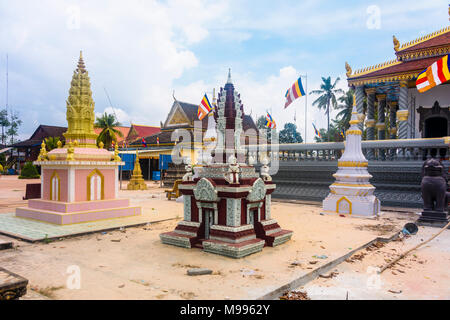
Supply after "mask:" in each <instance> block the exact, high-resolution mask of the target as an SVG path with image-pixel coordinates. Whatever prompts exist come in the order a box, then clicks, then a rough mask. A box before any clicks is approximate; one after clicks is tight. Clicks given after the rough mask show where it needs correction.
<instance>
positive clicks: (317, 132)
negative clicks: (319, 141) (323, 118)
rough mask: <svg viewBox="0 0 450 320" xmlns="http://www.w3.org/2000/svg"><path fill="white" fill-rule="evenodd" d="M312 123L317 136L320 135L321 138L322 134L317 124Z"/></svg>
mask: <svg viewBox="0 0 450 320" xmlns="http://www.w3.org/2000/svg"><path fill="white" fill-rule="evenodd" d="M312 125H313V128H314V132H315V133H316V136H319V138H321V137H322V136H321V135H320V132H319V130H317V128H316V126H315V124H314V123H313V124H312Z"/></svg>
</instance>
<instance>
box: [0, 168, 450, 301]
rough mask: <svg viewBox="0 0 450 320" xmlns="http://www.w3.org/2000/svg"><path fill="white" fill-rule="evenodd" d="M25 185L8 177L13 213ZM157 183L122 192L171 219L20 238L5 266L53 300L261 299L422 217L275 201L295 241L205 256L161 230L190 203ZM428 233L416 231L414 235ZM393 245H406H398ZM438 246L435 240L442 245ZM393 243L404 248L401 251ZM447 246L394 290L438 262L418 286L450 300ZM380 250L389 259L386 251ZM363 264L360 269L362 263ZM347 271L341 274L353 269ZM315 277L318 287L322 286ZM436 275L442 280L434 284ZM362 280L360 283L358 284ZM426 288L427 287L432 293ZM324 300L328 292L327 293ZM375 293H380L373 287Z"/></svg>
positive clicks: (0, 192)
mask: <svg viewBox="0 0 450 320" xmlns="http://www.w3.org/2000/svg"><path fill="white" fill-rule="evenodd" d="M33 182H35V181H33ZM25 183H27V181H26V180H17V179H13V178H12V177H5V176H3V177H1V178H0V201H1V202H0V213H1V212H3V213H4V212H13V211H14V208H13V207H14V206H18V205H24V204H26V201H22V200H20V199H21V197H22V196H23V194H24V190H25V187H24V186H25ZM148 184H149V187H150V188H149V190H147V191H125V190H122V191H120V193H119V194H120V197H127V198H130V199H131V203H132V204H133V205H140V206H142V207H143V208H144V212H143V214H144V215H151V216H152V218H158V219H159V220H163V219H172V220H169V221H165V222H160V223H154V224H151V225H150V226H144V227H135V228H128V229H125V230H122V231H120V230H117V231H112V232H108V233H106V234H102V233H95V234H90V235H85V236H80V237H73V238H67V239H63V240H61V241H55V242H51V243H35V244H30V243H25V242H22V241H18V240H14V242H15V249H10V250H3V251H0V266H2V267H4V268H6V269H8V270H10V271H12V272H15V273H18V274H20V275H22V276H23V277H25V278H27V279H29V281H30V289H31V290H29V291H30V294H29V295H27V297H26V298H28V299H37V298H38V297H43V296H45V297H49V298H53V299H255V298H258V297H261V296H263V295H264V294H267V293H268V292H270V291H272V290H274V289H276V288H278V287H280V286H282V285H285V284H287V283H289V282H290V281H292V280H294V279H297V278H299V277H301V276H303V275H305V274H307V273H309V272H311V271H312V270H314V269H316V268H318V267H320V266H321V265H324V264H326V263H328V262H330V261H332V260H334V259H336V258H338V257H340V256H342V255H344V254H346V253H348V252H349V251H350V250H353V249H355V248H357V247H359V246H361V245H362V244H364V243H367V242H368V241H370V240H372V239H374V238H376V237H377V236H382V237H389V236H390V235H392V234H394V233H395V232H396V231H399V230H401V228H402V226H403V225H404V224H405V223H406V222H409V221H414V220H415V219H416V217H415V216H414V215H411V214H410V215H408V214H406V213H395V212H386V213H385V214H384V215H383V216H382V217H381V218H379V219H378V220H365V219H352V218H349V217H345V218H343V217H339V216H328V215H326V216H323V215H320V214H319V213H320V207H319V206H314V205H302V204H295V203H284V202H274V203H273V208H272V216H273V218H275V219H276V220H278V222H279V224H280V225H281V227H282V228H285V229H290V230H293V231H294V235H293V237H292V240H291V241H289V242H288V243H286V244H283V245H281V246H278V247H275V248H270V247H267V248H264V249H263V251H262V252H260V253H256V254H253V255H250V256H248V257H245V258H243V259H237V260H236V259H231V258H227V257H223V256H219V255H214V254H210V253H205V252H203V251H202V250H200V249H184V248H178V247H174V246H169V245H164V244H162V243H161V242H160V239H159V234H160V233H162V232H166V231H170V230H173V229H174V228H175V226H176V223H177V221H178V220H180V219H182V216H183V208H182V203H180V202H176V201H168V200H166V199H165V197H164V193H163V189H160V188H159V185H158V184H154V183H153V182H151V183H150V182H149V183H148ZM123 188H125V184H124V185H123ZM14 190H21V191H14ZM19 202H20V204H18V203H19ZM427 229H430V228H427ZM421 231H422V229H421ZM432 231H434V229H433V230H432ZM419 237H420V236H415V238H411V240H413V239H418V238H419ZM441 238H443V239H446V240H445V241H450V232H449V231H446V232H445V233H444V234H442V235H441V236H440V237H439V238H438V239H436V240H435V241H437V240H439V239H441ZM440 241H443V240H442V239H441V240H440ZM390 245H391V244H389V245H387V246H385V247H384V248H382V249H380V250H388V251H387V252H388V253H390V252H391V251H392V252H393V250H390V251H389V249H388V246H390ZM392 245H393V246H401V245H402V244H401V243H397V242H395V243H392ZM404 246H406V244H404ZM429 246H430V247H433V242H431V243H430V244H429ZM394 248H395V249H396V250H399V251H400V249H401V247H394ZM439 248H440V247H439ZM446 248H447V249H446V251H445V250H443V251H442V252H441V250H440V249H436V254H435V256H433V257H435V258H436V257H439V259H435V258H431V257H428V256H423V257H422V256H421V254H422V253H418V254H417V255H418V257H420V258H417V259H416V260H417V261H424V262H423V263H422V264H421V263H419V262H417V261H412V262H411V263H410V266H411V269H408V268H405V272H404V273H401V274H399V275H398V276H397V277H394V278H392V279H391V278H387V281H391V282H392V285H390V286H389V288H390V287H392V288H394V289H395V288H396V287H395V286H394V285H395V284H396V282H395V281H397V280H398V279H400V277H405V280H401V281H403V282H402V283H404V282H406V281H410V283H411V284H410V286H411V288H414V284H415V281H416V279H417V272H419V271H420V270H421V269H418V268H419V267H423V268H431V269H430V270H431V271H433V270H434V271H436V270H441V271H440V272H438V273H436V272H435V273H430V272H431V271H428V270H427V272H426V274H424V275H425V276H428V277H430V279H432V280H429V281H430V282H429V283H427V282H426V281H425V282H423V281H422V279H421V281H422V282H419V283H418V284H417V285H418V288H422V290H419V291H418V293H417V297H418V298H421V297H425V296H426V297H429V296H430V295H431V296H436V297H441V298H442V297H444V298H445V297H447V298H448V288H449V285H448V284H449V274H450V271H449V270H448V268H447V269H446V270H443V268H442V266H443V265H448V261H449V259H450V252H449V251H448V248H449V246H448V245H447V247H446ZM378 255H379V256H380V257H381V256H382V255H383V254H382V253H380V254H378ZM314 256H316V257H314ZM317 256H319V257H320V258H317ZM374 256H377V255H375V254H374ZM413 258H414V257H413ZM366 259H367V260H366ZM377 263H379V261H378V260H377V261H373V262H372V261H370V260H369V259H368V258H364V259H363V260H362V261H356V262H354V263H347V262H344V263H342V264H341V265H339V266H338V267H336V269H338V268H340V267H341V266H345V267H347V268H349V271H348V273H349V274H352V273H357V272H359V273H360V274H362V271H360V270H364V276H365V277H366V278H367V275H366V273H365V272H366V271H365V270H366V269H367V266H370V265H376V264H377ZM359 264H361V266H359V267H358V265H359ZM74 266H75V267H74ZM192 267H202V268H209V269H211V270H213V274H212V275H204V276H194V277H193V276H188V275H187V274H186V271H187V270H188V269H189V268H192ZM358 268H360V269H358ZM73 270H80V288H79V289H69V288H68V287H70V280H71V279H72V276H73V273H71V272H73ZM356 271H357V272H356ZM338 272H339V275H341V273H344V271H338ZM390 273H391V271H390V270H387V271H385V274H386V277H388V276H389V277H391V275H389V274H390ZM339 275H338V276H339ZM383 277H384V274H383ZM336 279H338V277H336V278H333V279H323V278H320V279H318V280H314V281H322V280H324V282H325V280H326V281H328V282H330V283H331V282H332V281H336ZM402 279H403V278H402ZM406 279H408V280H406ZM427 280H428V279H427ZM314 281H313V282H311V284H314V285H316V283H315V282H314ZM361 281H362V280H361ZM361 281H360V282H361ZM432 281H436V283H439V285H434V284H433V282H432ZM355 283H356V282H355ZM68 284H69V286H68ZM319 284H320V283H319ZM355 285H356V286H358V283H356V284H355ZM364 285H366V283H365V282H364ZM305 288H306V289H308V292H309V293H311V295H312V297H313V298H321V297H320V294H321V293H320V290H321V289H320V288H319V289H310V288H307V287H305ZM311 288H316V287H311ZM317 288H318V287H317ZM425 289H426V290H425ZM314 290H316V291H317V292H318V296H315V295H314ZM383 290H384V287H383ZM403 290H406V289H403ZM411 290H413V289H411ZM420 292H423V293H424V294H423V296H422V295H421V293H420ZM39 294H40V295H39ZM339 294H340V292H339ZM353 294H354V295H353ZM358 294H359V296H358ZM344 295H345V293H344ZM351 295H353V296H352V298H358V297H360V298H367V295H364V294H363V293H358V292H356V291H355V292H352V293H351ZM391 295H392V294H391ZM330 296H331V295H330ZM323 297H324V298H326V297H325V295H323ZM339 297H340V296H339ZM369 297H370V296H369ZM373 297H374V298H376V297H377V296H375V294H373ZM415 297H416V296H415ZM382 298H384V297H382ZM400 298H401V297H400Z"/></svg>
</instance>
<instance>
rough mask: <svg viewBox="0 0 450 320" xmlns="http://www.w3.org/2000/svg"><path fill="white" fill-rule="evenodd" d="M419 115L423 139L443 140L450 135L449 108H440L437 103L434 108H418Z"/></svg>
mask: <svg viewBox="0 0 450 320" xmlns="http://www.w3.org/2000/svg"><path fill="white" fill-rule="evenodd" d="M417 113H419V116H420V118H419V131H420V132H421V133H422V138H441V137H447V136H449V135H450V111H449V108H448V106H447V107H445V106H442V107H441V106H440V105H439V102H437V101H436V102H435V103H434V105H433V107H431V108H424V107H422V106H420V107H419V108H417Z"/></svg>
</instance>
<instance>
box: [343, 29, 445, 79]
mask: <svg viewBox="0 0 450 320" xmlns="http://www.w3.org/2000/svg"><path fill="white" fill-rule="evenodd" d="M393 42H394V50H395V54H396V57H395V59H393V60H391V61H388V62H384V63H381V64H377V65H374V66H371V67H366V68H363V69H360V70H357V71H355V72H353V71H352V68H351V67H350V65H349V64H348V63H347V62H346V63H345V68H346V70H347V79H348V84H349V85H350V86H354V85H364V84H371V83H383V82H392V81H402V80H405V81H407V80H415V78H416V77H417V76H418V74H419V73H420V72H421V71H423V70H424V69H426V68H427V67H429V66H430V65H431V64H433V63H434V62H435V61H437V60H439V59H440V58H441V57H442V56H444V55H446V54H449V53H450V27H446V28H443V29H441V30H439V31H436V32H433V33H430V34H428V35H426V36H423V37H420V38H418V39H415V40H413V41H410V42H407V43H404V44H400V41H399V40H398V39H397V38H396V37H395V36H394V37H393Z"/></svg>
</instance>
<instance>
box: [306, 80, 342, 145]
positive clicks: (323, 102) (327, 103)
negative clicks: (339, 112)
mask: <svg viewBox="0 0 450 320" xmlns="http://www.w3.org/2000/svg"><path fill="white" fill-rule="evenodd" d="M339 80H340V78H339V77H337V78H336V80H335V81H334V83H331V77H328V78H324V77H322V84H321V85H320V89H319V90H313V91H311V92H310V94H318V95H320V96H319V97H318V98H317V99H316V100H315V101H314V102H313V106H317V107H318V108H319V109H324V110H325V113H326V114H327V121H328V122H327V123H328V126H327V128H328V129H327V131H328V132H329V131H330V108H331V107H333V108H336V105H337V101H336V94H338V93H340V94H342V93H344V91H343V90H342V89H336V85H337V83H338V81H339ZM327 137H328V141H330V140H329V139H330V137H329V136H327Z"/></svg>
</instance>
